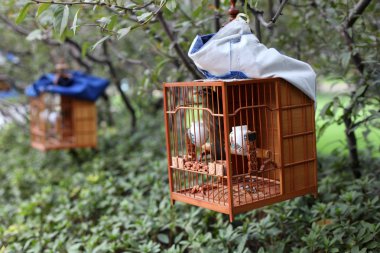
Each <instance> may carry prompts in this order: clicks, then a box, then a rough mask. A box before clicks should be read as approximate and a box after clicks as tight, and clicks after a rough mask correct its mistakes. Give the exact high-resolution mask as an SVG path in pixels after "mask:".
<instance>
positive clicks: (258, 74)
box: [188, 17, 316, 101]
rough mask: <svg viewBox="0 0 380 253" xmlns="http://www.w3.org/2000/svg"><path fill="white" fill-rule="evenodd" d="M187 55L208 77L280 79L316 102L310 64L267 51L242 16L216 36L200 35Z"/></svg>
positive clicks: (314, 75) (273, 51)
mask: <svg viewBox="0 0 380 253" xmlns="http://www.w3.org/2000/svg"><path fill="white" fill-rule="evenodd" d="M188 55H189V57H190V58H191V59H192V60H193V61H194V63H195V65H196V66H197V67H198V68H199V69H200V70H201V71H202V72H203V73H204V74H205V75H206V77H208V78H216V79H228V78H267V77H281V78H283V79H285V80H287V81H288V82H290V83H291V84H293V85H294V86H296V87H297V88H298V89H300V90H301V91H302V92H304V93H305V94H306V95H307V96H309V97H310V98H311V99H313V100H314V101H315V98H316V97H315V96H316V94H315V93H316V90H315V80H316V74H315V72H314V71H313V69H312V68H311V67H310V65H309V64H307V63H305V62H302V61H299V60H296V59H293V58H290V57H288V56H286V55H283V54H281V53H279V52H278V51H277V50H276V49H274V48H269V49H268V48H267V47H266V46H264V45H263V44H261V43H260V42H259V40H258V39H257V37H256V36H255V35H254V34H252V32H251V29H250V27H249V25H248V24H247V22H246V21H245V20H244V19H242V18H240V17H237V18H236V19H235V20H233V21H231V22H230V23H228V24H227V25H226V26H224V27H223V28H222V29H220V30H219V31H218V32H217V33H216V34H214V35H212V34H211V35H204V36H199V35H198V36H197V37H196V38H195V39H194V41H193V43H192V44H191V47H190V50H189V53H188Z"/></svg>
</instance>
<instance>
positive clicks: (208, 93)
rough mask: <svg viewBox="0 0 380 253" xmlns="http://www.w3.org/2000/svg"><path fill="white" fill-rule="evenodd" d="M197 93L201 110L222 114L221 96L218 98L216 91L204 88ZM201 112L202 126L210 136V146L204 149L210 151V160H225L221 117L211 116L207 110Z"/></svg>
mask: <svg viewBox="0 0 380 253" xmlns="http://www.w3.org/2000/svg"><path fill="white" fill-rule="evenodd" d="M198 93H199V96H200V97H201V98H202V107H203V108H208V109H210V111H211V112H212V114H223V104H222V96H221V95H219V96H218V93H217V91H214V90H213V89H212V87H205V88H202V89H201V90H200V91H199V92H198ZM202 111H203V113H202V120H203V124H204V125H205V126H206V128H207V130H208V131H209V136H210V138H209V139H210V145H209V146H208V145H205V149H210V150H209V152H210V154H211V159H212V160H214V161H216V160H225V158H226V154H225V149H224V128H223V123H224V122H223V117H221V116H213V115H212V114H211V113H210V112H209V111H208V110H202Z"/></svg>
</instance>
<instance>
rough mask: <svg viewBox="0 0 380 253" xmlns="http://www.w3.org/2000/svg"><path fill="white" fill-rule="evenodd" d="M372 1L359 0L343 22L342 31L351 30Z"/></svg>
mask: <svg viewBox="0 0 380 253" xmlns="http://www.w3.org/2000/svg"><path fill="white" fill-rule="evenodd" d="M371 1H372V0H361V1H359V2H358V3H357V4H356V5H355V7H354V8H353V9H352V10H351V11H350V13H349V14H348V16H347V18H346V19H345V21H344V22H343V25H342V26H343V27H344V29H348V28H351V27H352V26H353V25H354V24H355V22H356V20H358V18H359V17H360V15H361V14H362V13H363V12H364V10H365V9H366V8H367V7H368V5H369V4H370V3H371Z"/></svg>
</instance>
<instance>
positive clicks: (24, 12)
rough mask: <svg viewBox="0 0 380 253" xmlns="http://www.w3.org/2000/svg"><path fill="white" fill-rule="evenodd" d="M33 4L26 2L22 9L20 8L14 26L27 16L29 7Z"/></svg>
mask: <svg viewBox="0 0 380 253" xmlns="http://www.w3.org/2000/svg"><path fill="white" fill-rule="evenodd" d="M32 4H33V2H27V3H26V4H25V5H24V7H22V9H21V11H20V13H19V14H18V17H17V19H16V24H20V23H21V22H22V21H24V19H25V17H26V15H27V14H28V10H29V7H30V6H31V5H32Z"/></svg>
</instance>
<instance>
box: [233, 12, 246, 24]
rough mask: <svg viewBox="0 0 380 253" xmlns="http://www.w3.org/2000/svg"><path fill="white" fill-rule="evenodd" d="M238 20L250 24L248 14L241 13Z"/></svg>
mask: <svg viewBox="0 0 380 253" xmlns="http://www.w3.org/2000/svg"><path fill="white" fill-rule="evenodd" d="M236 18H241V19H242V20H244V21H245V22H246V23H247V24H249V16H248V15H247V14H245V13H239V14H237V16H236Z"/></svg>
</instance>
